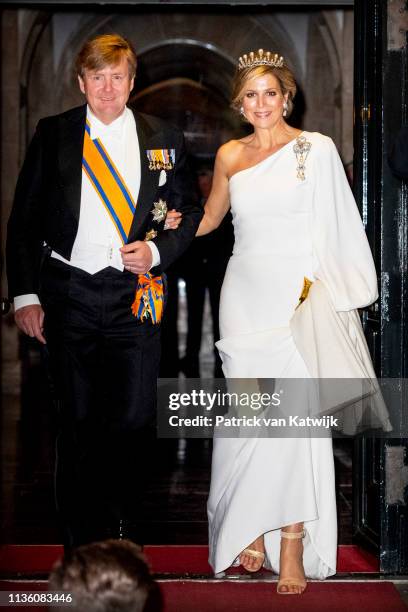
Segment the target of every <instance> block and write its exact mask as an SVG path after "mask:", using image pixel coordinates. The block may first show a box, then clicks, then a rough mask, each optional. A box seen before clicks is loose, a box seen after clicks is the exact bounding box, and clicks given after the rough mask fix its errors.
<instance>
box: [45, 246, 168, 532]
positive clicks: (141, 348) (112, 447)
mask: <svg viewBox="0 0 408 612" xmlns="http://www.w3.org/2000/svg"><path fill="white" fill-rule="evenodd" d="M135 286H136V277H135V276H134V275H132V274H130V273H128V272H123V273H122V272H119V271H118V270H115V269H114V268H106V269H104V270H102V271H100V272H98V273H97V274H94V275H90V274H88V273H86V272H83V271H81V270H79V269H77V268H73V267H70V266H67V265H66V264H64V263H62V262H59V261H58V260H55V259H52V258H49V259H48V260H47V261H46V263H45V264H44V268H43V273H42V282H41V300H42V304H43V307H44V311H45V336H46V340H47V349H48V352H49V363H50V367H51V375H52V379H53V381H54V385H55V392H56V398H57V404H58V408H59V419H60V428H59V434H58V438H57V460H56V488H55V490H56V502H57V507H58V510H59V512H60V516H61V519H62V521H63V525H64V527H65V528H67V529H68V533H71V534H72V533H73V534H74V542H76V543H79V542H81V541H87V540H92V539H96V538H99V537H102V536H103V533H104V532H103V529H104V528H105V527H110V526H111V525H114V524H115V523H117V522H118V521H126V522H127V523H136V522H137V520H138V518H139V510H140V504H141V501H142V499H143V492H144V486H145V483H146V479H147V478H148V477H149V472H150V469H151V467H152V462H153V460H154V456H155V450H154V446H155V439H156V435H155V415H156V384H157V377H158V368H159V361H160V326H159V325H152V324H151V323H150V322H149V321H147V322H144V323H141V322H139V321H138V320H137V319H136V318H135V317H134V316H133V314H132V312H131V304H132V302H133V299H134V293H135ZM140 539H141V540H142V539H143V538H142V534H140Z"/></svg>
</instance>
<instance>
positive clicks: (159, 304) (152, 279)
mask: <svg viewBox="0 0 408 612" xmlns="http://www.w3.org/2000/svg"><path fill="white" fill-rule="evenodd" d="M132 312H133V314H134V315H135V317H136V318H137V319H140V320H141V321H143V320H144V319H149V318H150V320H151V322H152V323H159V322H160V321H161V318H162V314H163V279H162V277H161V276H152V275H151V274H150V272H147V273H146V274H139V277H138V283H137V289H136V296H135V301H134V302H133V304H132Z"/></svg>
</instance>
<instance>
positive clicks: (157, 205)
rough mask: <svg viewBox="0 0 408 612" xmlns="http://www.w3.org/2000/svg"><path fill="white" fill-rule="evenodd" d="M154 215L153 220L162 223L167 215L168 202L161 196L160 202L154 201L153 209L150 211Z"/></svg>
mask: <svg viewBox="0 0 408 612" xmlns="http://www.w3.org/2000/svg"><path fill="white" fill-rule="evenodd" d="M150 212H151V213H152V215H153V221H155V222H156V223H160V221H164V219H165V218H166V215H167V203H166V202H165V201H164V200H162V199H161V198H160V200H159V201H158V202H154V203H153V210H151V211H150Z"/></svg>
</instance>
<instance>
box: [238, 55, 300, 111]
mask: <svg viewBox="0 0 408 612" xmlns="http://www.w3.org/2000/svg"><path fill="white" fill-rule="evenodd" d="M265 74H272V75H273V76H274V77H276V79H277V80H278V83H279V86H280V88H281V91H282V94H283V95H285V94H288V108H287V112H286V118H287V117H289V116H290V114H291V113H292V111H293V98H294V97H295V95H296V82H295V77H294V76H293V72H292V71H291V70H290V69H289V68H288V67H287V65H286V64H284V63H283V64H282V66H281V67H276V66H270V65H268V64H261V65H255V66H248V67H245V68H241V69H239V68H237V70H236V72H235V76H234V79H233V81H232V96H231V106H232V108H233V109H234V110H236V111H237V112H239V111H240V108H241V105H242V100H243V98H244V96H243V90H244V88H245V85H246V84H247V82H248V81H249V80H251V79H254V78H255V77H260V76H264V75H265Z"/></svg>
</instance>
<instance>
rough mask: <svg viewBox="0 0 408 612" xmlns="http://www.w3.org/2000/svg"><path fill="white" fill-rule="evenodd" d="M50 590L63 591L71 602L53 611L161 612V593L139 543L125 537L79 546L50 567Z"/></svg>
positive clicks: (55, 604)
mask: <svg viewBox="0 0 408 612" xmlns="http://www.w3.org/2000/svg"><path fill="white" fill-rule="evenodd" d="M48 586H49V590H50V591H54V592H55V591H57V592H61V591H65V592H66V594H69V595H70V596H71V597H72V602H71V603H65V604H64V603H62V604H61V605H60V606H59V605H58V604H57V603H54V604H53V605H52V606H51V607H50V610H53V611H54V612H56V611H57V612H58V611H61V612H62V611H64V610H66V609H67V607H68V609H69V610H70V612H84V611H85V610H86V612H112V610H115V611H116V612H148V611H150V612H160V610H162V597H161V593H160V589H159V586H158V584H157V583H156V582H155V581H154V580H153V578H152V576H151V574H150V572H149V568H148V566H147V564H146V559H145V558H144V556H143V554H142V553H141V550H140V547H139V546H137V544H134V543H133V542H129V541H127V540H123V541H120V540H106V541H104V542H94V543H92V544H86V545H84V546H80V547H79V548H77V549H75V550H74V551H72V552H69V553H68V554H66V555H65V557H64V558H63V559H61V560H60V561H58V562H57V563H56V565H55V566H54V567H53V569H52V572H51V574H50V578H49V585H48Z"/></svg>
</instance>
